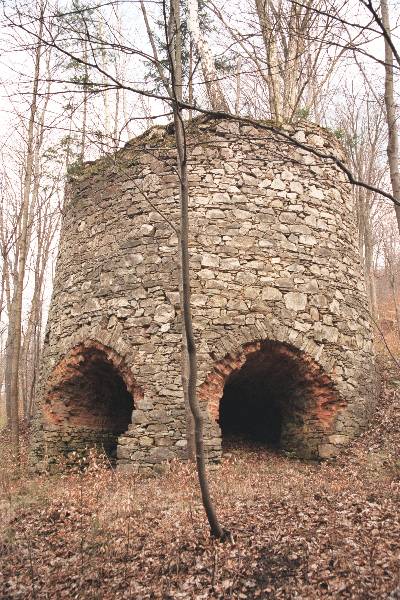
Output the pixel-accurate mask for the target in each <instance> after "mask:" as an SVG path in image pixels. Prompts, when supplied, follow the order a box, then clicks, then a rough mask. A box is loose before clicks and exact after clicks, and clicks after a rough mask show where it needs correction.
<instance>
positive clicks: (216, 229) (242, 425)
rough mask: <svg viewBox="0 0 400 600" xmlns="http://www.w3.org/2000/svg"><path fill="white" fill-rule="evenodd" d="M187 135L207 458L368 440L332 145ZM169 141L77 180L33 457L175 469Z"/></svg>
mask: <svg viewBox="0 0 400 600" xmlns="http://www.w3.org/2000/svg"><path fill="white" fill-rule="evenodd" d="M281 131H282V132H283V133H285V134H286V136H289V139H284V138H281V137H279V136H276V135H274V134H273V133H271V132H270V131H268V130H266V129H263V128H262V127H260V126H258V125H257V124H255V125H249V124H240V123H238V122H233V121H228V120H206V119H199V120H195V121H193V122H192V123H191V124H190V125H189V126H188V135H187V141H188V152H189V173H190V194H191V200H190V231H191V233H190V253H191V275H192V292H193V296H192V306H193V317H194V327H195V333H196V338H197V343H198V354H199V356H198V359H199V397H200V400H201V403H202V407H203V410H204V415H205V420H206V447H207V452H208V459H209V461H214V462H215V461H218V460H219V458H220V456H221V440H222V442H225V441H226V442H227V443H228V442H229V440H232V439H237V438H240V439H243V438H248V439H251V440H255V441H257V442H262V443H265V444H269V445H272V446H277V447H279V448H282V449H284V450H287V451H293V452H296V453H297V454H298V455H300V456H304V457H310V458H326V457H333V456H335V455H336V454H337V453H338V451H339V450H340V448H341V447H343V446H344V445H346V444H347V443H348V442H349V440H351V439H352V438H353V437H354V436H355V435H356V434H357V433H359V432H360V430H361V429H362V428H363V427H365V425H366V423H367V421H368V415H369V412H370V410H371V407H372V406H373V402H374V398H375V388H376V383H375V372H374V362H373V354H372V343H371V326H370V321H369V317H368V308H367V301H366V296H365V290H364V281H363V277H362V275H361V268H360V262H359V258H358V254H357V232H356V224H355V215H354V210H353V205H352V201H351V196H350V187H349V184H348V183H346V180H345V177H344V175H343V174H342V173H341V171H340V170H339V169H338V168H337V167H336V166H335V165H334V163H333V161H332V160H327V159H321V158H318V157H316V156H315V155H314V154H313V153H312V152H311V151H309V150H305V149H301V148H299V147H298V146H297V145H296V144H294V143H293V141H292V140H297V141H299V142H302V143H303V144H307V145H309V146H310V147H312V148H315V149H317V150H318V151H320V152H323V153H326V154H330V155H335V156H339V157H341V149H340V147H339V146H338V144H337V141H336V139H335V137H334V136H333V135H332V134H331V133H329V132H327V131H325V130H322V129H320V128H317V127H316V126H311V125H302V126H301V127H300V126H299V127H292V128H290V127H286V126H285V128H284V129H282V130H281ZM175 164H176V148H175V145H174V136H173V132H171V130H170V127H156V128H153V129H151V130H149V131H148V132H147V133H145V134H144V135H143V136H141V137H138V138H136V139H134V140H133V141H132V142H130V143H128V144H127V145H126V146H125V148H124V149H122V150H121V151H119V152H117V153H116V154H115V155H114V156H112V157H109V158H105V159H101V160H98V161H96V162H94V163H87V164H85V165H84V166H83V167H82V169H81V170H80V171H79V172H78V173H77V174H75V175H74V176H71V180H70V183H69V186H68V187H69V189H68V190H67V201H66V206H65V214H64V220H63V226H62V235H61V242H60V250H59V256H58V262H57V269H56V276H55V283H54V292H53V299H52V303H51V308H50V314H49V320H48V327H47V333H46V339H45V347H44V353H43V364H42V372H41V380H40V386H39V388H40V389H39V400H40V402H39V409H38V411H37V414H36V439H35V445H34V456H35V460H36V462H37V463H38V464H40V465H43V464H48V463H49V462H51V461H54V460H56V459H57V457H59V456H60V455H69V454H70V453H71V452H72V451H78V452H80V451H82V450H84V449H85V448H87V447H88V446H89V447H90V446H100V447H103V448H104V449H105V451H106V452H107V453H108V454H109V456H110V457H111V458H112V459H114V457H117V463H118V466H119V467H121V468H135V469H137V468H139V469H142V470H149V469H152V468H154V467H155V466H157V465H159V464H160V463H162V462H164V461H166V460H169V459H173V458H175V457H185V456H186V444H187V443H186V422H187V416H186V412H185V405H184V400H183V393H182V383H181V331H182V322H181V317H180V310H179V298H180V296H179V263H178V239H177V231H178V216H179V199H178V179H177V175H176V171H175Z"/></svg>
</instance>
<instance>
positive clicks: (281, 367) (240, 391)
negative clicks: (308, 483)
mask: <svg viewBox="0 0 400 600" xmlns="http://www.w3.org/2000/svg"><path fill="white" fill-rule="evenodd" d="M199 398H200V399H201V401H202V402H203V405H206V407H207V409H208V413H209V415H210V416H211V418H212V419H213V420H214V421H215V422H216V423H217V424H218V426H219V428H220V431H221V436H222V444H223V446H224V445H232V443H235V442H238V441H240V442H242V441H252V442H256V443H259V444H264V445H266V446H269V447H275V448H279V449H285V450H290V451H293V452H295V453H296V454H297V455H298V456H302V457H306V458H318V456H319V454H318V447H319V445H320V444H322V443H324V441H326V438H327V436H328V435H329V434H330V433H331V432H332V427H333V424H334V419H335V415H336V414H337V412H338V411H339V410H341V409H342V408H343V407H344V406H345V403H344V402H343V400H342V399H341V398H340V397H339V395H338V393H337V390H336V389H335V386H334V383H333V381H332V379H331V378H330V377H329V375H328V374H327V373H326V372H325V371H324V370H323V369H322V367H321V366H320V365H318V363H316V361H315V360H313V359H312V358H311V357H309V356H308V355H306V354H305V353H304V352H302V351H301V350H299V349H298V348H296V347H294V346H292V345H290V344H288V343H285V342H279V341H274V340H261V341H256V342H251V343H248V344H245V345H243V346H242V348H241V350H240V351H239V352H238V353H236V354H228V355H226V356H225V357H224V358H223V359H222V360H220V361H218V362H217V363H216V364H215V365H214V368H213V371H212V372H211V373H209V375H208V376H207V377H206V379H205V381H204V383H203V384H202V385H201V386H200V388H199Z"/></svg>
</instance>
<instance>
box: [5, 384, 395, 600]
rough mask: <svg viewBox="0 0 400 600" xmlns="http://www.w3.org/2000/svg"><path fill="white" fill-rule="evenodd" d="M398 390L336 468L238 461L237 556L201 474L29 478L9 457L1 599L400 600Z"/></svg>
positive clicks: (95, 464)
mask: <svg viewBox="0 0 400 600" xmlns="http://www.w3.org/2000/svg"><path fill="white" fill-rule="evenodd" d="M392 380H393V377H392ZM396 381H397V380H396ZM396 381H395V382H394V383H393V381H392V382H391V383H390V384H388V385H386V387H385V392H384V394H383V396H382V399H381V402H380V405H379V409H378V411H377V413H376V416H375V419H374V421H373V423H372V424H371V428H370V429H369V431H368V432H367V433H366V434H364V435H363V436H361V437H360V438H359V439H358V440H357V441H356V442H355V443H354V444H353V445H352V447H351V448H349V449H348V450H347V451H346V453H345V454H343V456H341V458H340V459H339V460H338V461H337V463H336V464H330V463H323V464H316V463H315V464H313V463H304V462H301V461H298V460H295V459H291V458H290V457H285V456H282V455H279V454H274V453H271V452H265V451H262V450H260V449H257V448H253V449H252V450H249V451H245V450H237V451H232V452H231V453H230V456H229V458H227V459H225V461H224V462H223V464H222V465H221V467H220V468H219V469H218V470H216V471H215V472H213V473H212V474H211V481H212V491H213V495H214V498H215V501H216V503H217V507H218V512H219V515H220V518H221V520H222V522H223V524H224V526H226V527H227V528H229V529H230V530H231V531H232V532H233V534H234V536H235V540H236V543H235V545H234V546H231V545H221V544H220V543H218V542H215V541H213V540H210V538H209V535H208V530H207V526H206V523H205V518H204V514H203V510H202V507H201V503H200V499H199V495H198V491H197V483H196V475H195V473H194V471H193V468H192V467H191V466H188V465H182V464H179V463H172V464H170V466H169V469H168V471H167V472H166V473H165V474H164V475H162V476H157V477H155V478H150V479H142V478H139V477H137V476H127V475H119V474H118V473H115V472H113V471H110V470H108V469H105V468H104V466H103V464H102V462H101V460H99V459H98V458H97V457H95V456H93V457H92V460H91V463H90V465H89V468H88V469H87V470H86V471H85V472H83V473H82V472H75V473H73V472H70V473H68V474H64V475H61V476H53V477H51V478H49V477H30V476H29V475H28V473H27V471H26V470H24V471H23V473H22V476H21V478H19V479H15V478H14V477H13V473H12V463H11V462H10V461H3V460H2V464H1V466H0V484H1V492H0V504H1V508H2V511H1V523H0V597H1V598H3V599H6V598H10V599H11V598H24V599H25V598H35V599H36V598H37V599H39V598H40V599H42V598H43V599H44V598H68V599H69V598H79V599H81V598H82V599H86V598H88V599H89V598H98V599H102V600H103V599H114V598H134V599H138V600H140V599H180V598H182V599H196V600H201V599H217V598H218V599H222V598H227V599H228V598H235V599H236V598H238V599H247V598H249V599H252V598H274V599H275V598H285V599H288V598H290V599H292V598H301V599H304V600H306V599H307V600H308V599H313V598H354V599H360V600H361V599H362V600H364V599H377V598H398V597H399V594H400V575H399V574H400V512H399V501H400V469H399V463H398V460H399V456H400V452H399V450H400V401H399V392H398V384H397V383H396ZM10 460H11V459H10ZM396 590H397V591H396ZM396 594H397V595H396Z"/></svg>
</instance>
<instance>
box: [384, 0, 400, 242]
mask: <svg viewBox="0 0 400 600" xmlns="http://www.w3.org/2000/svg"><path fill="white" fill-rule="evenodd" d="M381 11H382V23H383V26H384V28H385V29H386V31H387V32H388V33H389V34H390V19H389V9H388V4H387V0H381ZM385 108H386V122H387V127H388V145H387V156H388V161H389V172H390V181H391V184H392V190H393V196H394V197H395V198H396V199H397V200H399V201H400V171H399V160H400V153H399V135H398V131H397V127H398V125H397V115H396V102H395V97H394V76H393V51H392V49H391V47H390V44H389V43H388V41H387V39H386V38H385ZM395 211H396V219H397V227H398V230H399V233H400V206H399V205H397V204H395Z"/></svg>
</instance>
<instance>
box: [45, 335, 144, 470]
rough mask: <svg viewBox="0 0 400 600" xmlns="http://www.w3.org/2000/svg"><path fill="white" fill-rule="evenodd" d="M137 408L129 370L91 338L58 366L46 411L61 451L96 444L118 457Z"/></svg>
mask: <svg viewBox="0 0 400 600" xmlns="http://www.w3.org/2000/svg"><path fill="white" fill-rule="evenodd" d="M133 408H134V384H133V381H132V376H131V374H130V370H129V369H128V368H127V367H126V365H125V364H124V363H123V361H122V360H121V358H120V357H118V355H117V354H116V353H115V352H114V351H113V350H111V349H110V348H107V347H105V346H102V345H101V344H99V343H98V342H90V343H86V344H80V345H79V346H77V347H75V348H74V349H73V350H72V351H71V352H70V353H69V354H68V356H67V357H66V358H65V359H63V360H62V361H61V362H60V363H59V364H58V365H57V367H56V368H55V369H54V371H53V373H52V376H51V379H50V382H49V392H48V394H47V397H46V400H45V407H44V414H45V418H46V421H47V425H48V427H47V429H50V430H51V431H52V432H53V436H54V437H55V441H56V446H57V448H58V450H59V451H60V452H62V453H64V454H67V453H69V452H71V451H79V452H81V451H83V450H86V449H87V448H91V447H96V448H98V449H100V450H103V451H104V452H105V453H106V454H107V456H108V457H109V458H110V459H111V461H114V460H115V458H116V450H117V444H118V437H119V436H120V435H121V434H122V433H123V432H125V431H126V430H127V429H128V427H129V425H130V423H131V421H132V410H133Z"/></svg>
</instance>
